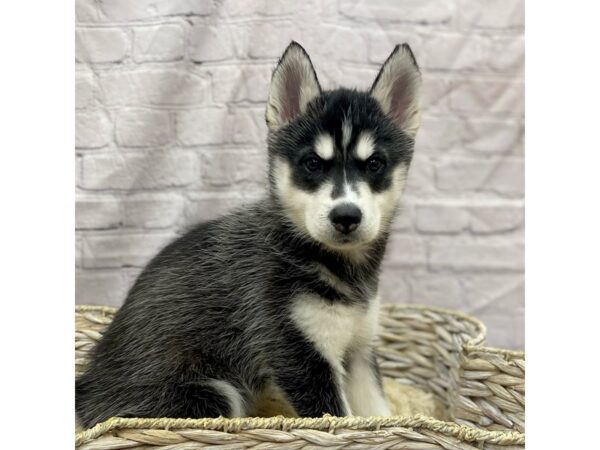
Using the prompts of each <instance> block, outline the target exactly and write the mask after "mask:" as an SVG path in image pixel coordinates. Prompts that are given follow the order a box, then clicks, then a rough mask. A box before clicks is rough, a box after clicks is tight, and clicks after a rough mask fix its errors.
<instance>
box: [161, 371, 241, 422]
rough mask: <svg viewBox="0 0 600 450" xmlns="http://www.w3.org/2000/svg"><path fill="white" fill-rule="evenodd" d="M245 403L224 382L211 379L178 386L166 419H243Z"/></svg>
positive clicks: (238, 394) (235, 390) (173, 393)
mask: <svg viewBox="0 0 600 450" xmlns="http://www.w3.org/2000/svg"><path fill="white" fill-rule="evenodd" d="M246 403H247V402H246V399H245V398H244V395H242V393H241V391H240V390H239V389H238V388H236V387H235V386H234V385H233V384H232V383H230V382H229V381H225V380H216V379H209V380H203V381H200V382H189V383H185V384H180V385H178V386H177V387H176V388H175V389H174V390H173V391H172V395H171V398H169V401H168V404H169V407H168V408H167V410H166V411H165V412H164V414H165V416H167V417H187V418H201V417H219V416H222V417H243V416H244V415H245V413H246Z"/></svg>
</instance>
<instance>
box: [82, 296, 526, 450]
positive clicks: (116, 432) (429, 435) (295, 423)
mask: <svg viewBox="0 0 600 450" xmlns="http://www.w3.org/2000/svg"><path fill="white" fill-rule="evenodd" d="M115 312H116V310H115V309H114V308H110V307H102V306H84V305H79V306H76V312H75V328H76V332H75V372H76V376H77V375H79V374H80V373H82V372H83V370H84V369H85V367H86V365H87V359H88V355H89V352H90V350H91V349H92V348H93V347H94V346H95V345H96V343H97V342H98V340H99V339H100V337H101V336H102V331H103V330H104V328H105V327H106V326H107V325H108V324H109V323H110V321H111V320H112V317H113V316H114V314H115ZM380 321H381V326H382V327H381V333H380V337H379V341H378V343H377V354H378V357H379V363H380V366H381V372H382V375H384V376H386V377H390V378H393V379H394V380H396V381H397V382H399V383H405V384H412V385H414V386H417V387H419V388H421V389H422V390H424V391H427V392H431V393H432V394H433V395H434V396H435V397H436V400H437V401H439V402H440V403H441V404H442V405H444V407H445V409H446V412H447V414H446V415H447V416H448V417H449V418H451V420H452V421H448V422H446V421H440V420H437V419H434V418H431V417H427V416H424V415H416V416H412V417H401V416H392V417H332V416H329V415H325V416H324V417H322V418H285V417H282V416H277V417H267V418H261V417H253V418H234V419H226V418H217V419H210V418H206V419H171V418H156V419H137V418H116V417H115V418H111V419H109V420H107V421H105V422H102V423H99V424H97V425H96V426H95V427H93V428H90V429H88V430H83V431H80V432H78V433H77V434H76V436H75V445H76V447H77V449H78V450H107V449H126V448H127V449H162V450H175V449H186V450H189V449H208V448H215V449H216V448H218V449H261V450H263V449H264V450H266V449H277V448H284V449H315V448H330V449H341V448H343V449H363V448H377V449H410V450H413V449H414V450H433V449H446V450H476V449H487V450H495V449H498V450H499V449H502V450H512V449H522V448H524V445H525V435H524V431H525V419H524V416H525V356H524V354H523V353H522V352H516V351H510V350H503V349H495V348H490V347H485V346H484V345H483V343H484V340H485V332H486V330H485V326H484V325H483V324H482V323H481V322H479V321H478V320H477V319H474V318H472V317H469V316H466V315H464V314H460V313H457V312H452V311H447V310H443V309H439V308H429V307H423V306H416V305H406V306H404V305H383V306H382V311H381V318H380Z"/></svg>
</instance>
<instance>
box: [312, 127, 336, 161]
mask: <svg viewBox="0 0 600 450" xmlns="http://www.w3.org/2000/svg"><path fill="white" fill-rule="evenodd" d="M315 152H316V153H317V155H319V157H321V158H322V159H333V153H334V148H333V138H332V137H331V135H330V134H326V133H324V134H321V135H319V136H318V137H317V140H316V141H315Z"/></svg>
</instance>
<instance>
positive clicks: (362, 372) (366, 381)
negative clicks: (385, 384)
mask: <svg viewBox="0 0 600 450" xmlns="http://www.w3.org/2000/svg"><path fill="white" fill-rule="evenodd" d="M345 390H346V394H347V395H348V400H349V401H350V406H351V407H352V411H353V412H354V414H355V415H359V416H391V415H392V413H391V411H390V408H389V407H388V404H387V402H386V400H385V396H384V394H383V388H382V383H381V375H380V373H379V366H378V365H377V360H376V359H375V354H374V352H373V350H371V349H370V348H363V349H360V350H357V351H356V352H355V353H353V354H352V355H351V357H350V361H349V367H348V377H347V382H346V386H345Z"/></svg>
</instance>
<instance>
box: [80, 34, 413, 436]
mask: <svg viewBox="0 0 600 450" xmlns="http://www.w3.org/2000/svg"><path fill="white" fill-rule="evenodd" d="M419 86H420V73H419V70H418V68H417V65H416V62H415V59H414V57H413V54H412V52H411V50H410V48H409V47H408V45H406V44H405V45H401V46H397V47H396V48H395V49H394V51H393V53H392V54H391V55H390V57H389V58H388V59H387V61H386V62H385V63H384V65H383V67H382V68H381V71H380V73H379V75H378V76H377V78H376V80H375V82H374V84H373V86H372V88H371V90H370V91H369V92H358V91H354V90H347V89H336V90H332V91H323V90H322V89H321V87H320V85H319V82H318V80H317V76H316V73H315V71H314V69H313V66H312V63H311V61H310V59H309V57H308V55H307V54H306V52H305V51H304V49H303V48H302V47H301V46H300V45H298V44H297V43H295V42H292V43H291V44H290V45H289V47H288V48H287V50H286V51H285V53H284V55H283V56H282V58H281V60H280V62H279V64H278V66H277V67H276V69H275V71H274V73H273V79H272V82H271V88H270V93H269V99H268V104H267V112H266V119H267V124H268V127H269V138H268V148H269V181H270V190H269V193H268V195H267V196H266V198H264V199H263V200H262V201H260V202H258V203H256V204H254V205H252V206H250V207H247V208H245V209H242V210H238V211H235V212H233V213H230V214H228V215H226V216H224V217H222V218H220V219H217V220H213V221H210V222H207V223H202V224H200V225H198V226H197V227H196V228H195V229H193V230H192V231H190V232H189V233H187V234H186V235H184V236H183V237H181V238H179V239H177V240H176V241H175V242H173V243H171V244H170V245H168V246H167V247H166V248H165V249H164V250H162V251H161V252H160V253H159V254H158V255H157V256H156V257H155V258H154V259H153V260H152V261H151V262H150V263H149V264H148V266H147V267H146V269H145V270H144V271H143V273H142V274H141V275H140V277H139V278H138V280H137V281H136V283H135V285H134V286H133V287H132V289H131V290H130V292H129V294H128V296H127V300H126V301H125V304H124V305H123V306H122V308H121V309H120V310H119V311H118V313H117V314H116V316H115V318H114V320H113V322H112V323H111V325H110V326H109V327H108V329H107V330H106V333H105V334H104V337H103V338H102V340H101V341H100V342H99V344H98V346H97V348H96V350H95V352H94V354H93V358H92V360H91V363H90V366H89V368H88V370H87V371H86V372H85V373H84V374H83V375H82V376H81V378H79V379H78V380H77V384H76V409H77V415H78V418H79V420H80V422H81V424H82V425H83V426H85V427H89V426H92V425H94V424H95V423H97V422H99V421H102V420H105V419H107V418H109V417H111V416H122V417H127V416H130V417H131V416H134V417H215V416H229V417H234V416H244V415H248V414H252V411H253V410H254V408H255V405H256V404H257V402H259V400H260V398H261V395H262V393H263V392H264V391H265V389H266V388H268V387H271V388H273V387H275V388H276V389H278V390H279V391H280V392H281V393H282V395H283V396H284V398H285V399H287V401H288V402H289V403H290V405H291V406H292V407H293V408H294V410H295V411H296V413H297V414H298V415H299V416H312V417H318V416H322V415H323V414H324V413H329V414H332V415H335V416H345V415H361V416H370V415H389V414H390V411H389V409H388V406H387V405H386V402H385V399H384V397H383V394H382V388H381V380H380V376H379V371H378V367H377V363H376V361H375V357H374V354H373V349H372V343H373V339H374V337H375V335H376V333H377V316H378V308H379V299H378V295H377V283H378V274H379V269H380V263H381V260H382V258H383V254H384V250H385V246H386V241H387V238H388V230H389V227H390V221H391V220H392V217H393V216H394V213H395V211H396V209H397V205H398V201H399V199H400V196H401V193H402V190H403V187H404V183H405V179H406V174H407V170H408V167H409V164H410V161H411V157H412V153H413V143H414V137H415V134H416V132H417V129H418V127H419V107H418V100H419Z"/></svg>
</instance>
